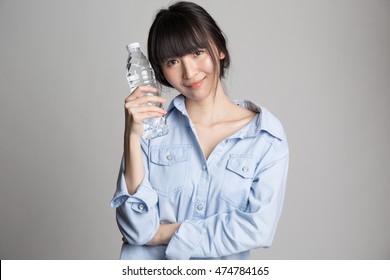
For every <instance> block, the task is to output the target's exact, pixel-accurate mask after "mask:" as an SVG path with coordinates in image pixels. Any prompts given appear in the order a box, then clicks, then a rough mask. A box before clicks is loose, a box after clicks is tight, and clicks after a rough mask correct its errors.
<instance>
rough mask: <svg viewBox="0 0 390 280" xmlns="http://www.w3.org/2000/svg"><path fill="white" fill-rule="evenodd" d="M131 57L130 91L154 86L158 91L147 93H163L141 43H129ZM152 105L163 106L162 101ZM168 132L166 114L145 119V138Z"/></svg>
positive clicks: (158, 94)
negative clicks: (140, 87) (139, 87)
mask: <svg viewBox="0 0 390 280" xmlns="http://www.w3.org/2000/svg"><path fill="white" fill-rule="evenodd" d="M127 50H128V51H129V57H128V59H127V66H126V70H127V71H126V77H127V82H128V83H129V86H130V91H131V92H133V91H134V90H135V89H136V88H137V87H138V86H146V85H149V86H153V87H155V88H157V90H158V92H157V93H152V92H149V93H146V95H157V96H160V95H161V85H160V84H159V83H158V82H157V81H156V77H155V74H154V71H153V68H152V66H151V65H150V62H149V60H148V59H147V58H146V56H145V55H144V54H143V53H142V52H141V48H140V44H139V43H137V42H136V43H131V44H129V45H127ZM148 105H150V106H158V107H162V104H161V103H148ZM167 133H168V126H167V123H166V119H165V117H164V116H162V117H152V118H148V119H145V120H144V134H143V135H142V137H143V138H145V139H147V140H150V139H153V138H155V137H158V136H163V135H166V134H167Z"/></svg>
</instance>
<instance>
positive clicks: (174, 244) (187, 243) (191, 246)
mask: <svg viewBox="0 0 390 280" xmlns="http://www.w3.org/2000/svg"><path fill="white" fill-rule="evenodd" d="M203 233H204V229H203V228H202V227H201V226H198V225H195V224H193V223H191V222H189V221H184V222H183V223H182V224H181V225H180V227H179V229H178V231H177V232H176V233H175V234H174V235H173V237H172V239H171V241H170V242H169V244H168V247H167V250H166V252H165V255H166V257H167V259H168V260H188V259H190V257H191V255H192V252H193V251H194V250H195V249H196V247H197V246H198V244H199V242H200V241H201V239H202V237H203Z"/></svg>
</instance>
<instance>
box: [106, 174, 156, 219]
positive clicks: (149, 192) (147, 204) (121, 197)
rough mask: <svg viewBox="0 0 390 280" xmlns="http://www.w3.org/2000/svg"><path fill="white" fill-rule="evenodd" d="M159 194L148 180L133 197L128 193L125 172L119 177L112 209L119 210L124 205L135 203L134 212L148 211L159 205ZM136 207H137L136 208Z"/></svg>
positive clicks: (144, 181)
mask: <svg viewBox="0 0 390 280" xmlns="http://www.w3.org/2000/svg"><path fill="white" fill-rule="evenodd" d="M157 200H158V198H157V193H156V191H155V190H153V188H152V187H151V186H150V184H149V182H148V181H147V180H145V179H144V180H143V181H142V182H141V184H140V186H139V187H138V189H137V192H136V193H135V194H133V195H130V194H129V192H128V191H127V186H126V182H125V176H124V174H123V172H122V173H121V174H120V175H119V178H118V184H117V190H116V192H115V194H114V197H113V198H112V200H111V203H110V205H111V207H112V208H117V207H119V206H121V205H122V204H123V203H125V202H128V203H133V204H135V205H133V208H134V210H136V211H138V212H145V211H148V210H149V209H150V208H152V207H153V206H155V205H156V204H157ZM134 206H135V207H134Z"/></svg>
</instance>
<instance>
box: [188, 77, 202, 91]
mask: <svg viewBox="0 0 390 280" xmlns="http://www.w3.org/2000/svg"><path fill="white" fill-rule="evenodd" d="M205 78H206V77H205ZM205 78H203V79H201V80H199V81H196V82H193V83H190V84H188V85H186V86H187V87H189V88H191V89H197V88H199V87H200V86H201V85H202V84H203V81H204V79H205Z"/></svg>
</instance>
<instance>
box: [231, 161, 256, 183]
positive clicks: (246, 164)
mask: <svg viewBox="0 0 390 280" xmlns="http://www.w3.org/2000/svg"><path fill="white" fill-rule="evenodd" d="M255 167H256V161H255V159H254V158H251V157H231V158H230V159H229V160H228V163H227V166H226V168H227V169H229V170H230V171H232V172H234V173H236V174H238V175H240V176H241V177H243V178H247V179H249V178H253V174H254V172H255Z"/></svg>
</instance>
